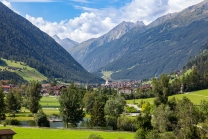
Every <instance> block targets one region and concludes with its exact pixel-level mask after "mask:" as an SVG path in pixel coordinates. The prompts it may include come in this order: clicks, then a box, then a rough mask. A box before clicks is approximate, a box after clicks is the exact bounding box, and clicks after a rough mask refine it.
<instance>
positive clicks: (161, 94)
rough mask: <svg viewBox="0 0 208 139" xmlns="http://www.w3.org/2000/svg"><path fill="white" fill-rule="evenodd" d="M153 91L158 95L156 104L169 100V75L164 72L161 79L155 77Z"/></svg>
mask: <svg viewBox="0 0 208 139" xmlns="http://www.w3.org/2000/svg"><path fill="white" fill-rule="evenodd" d="M153 92H154V94H155V96H156V98H155V100H154V103H155V105H156V106H159V105H160V104H166V103H167V102H168V95H169V94H170V87H169V77H168V76H167V75H164V74H162V75H161V76H160V79H159V80H157V79H155V78H153Z"/></svg>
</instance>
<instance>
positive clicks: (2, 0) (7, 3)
mask: <svg viewBox="0 0 208 139" xmlns="http://www.w3.org/2000/svg"><path fill="white" fill-rule="evenodd" d="M0 1H1V2H2V3H3V4H4V5H6V6H7V7H9V8H10V9H12V5H11V3H10V2H8V1H6V0H0Z"/></svg>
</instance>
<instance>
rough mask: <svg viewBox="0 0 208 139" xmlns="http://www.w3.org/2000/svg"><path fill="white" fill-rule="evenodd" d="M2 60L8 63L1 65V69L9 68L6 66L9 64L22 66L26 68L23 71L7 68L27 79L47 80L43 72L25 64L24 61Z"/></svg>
mask: <svg viewBox="0 0 208 139" xmlns="http://www.w3.org/2000/svg"><path fill="white" fill-rule="evenodd" d="M2 60H3V61H4V62H5V63H6V65H5V66H0V68H1V69H7V68H6V67H8V66H10V67H16V68H22V69H23V68H24V69H23V70H21V71H19V70H9V69H7V70H8V71H10V72H16V73H17V74H18V75H20V76H21V77H22V78H23V79H24V80H26V81H31V80H38V81H42V80H47V78H46V77H45V76H44V75H43V74H41V73H40V72H39V71H37V70H36V69H34V68H31V67H29V66H26V65H24V63H23V62H16V61H12V60H6V59H2ZM21 63H22V64H21Z"/></svg>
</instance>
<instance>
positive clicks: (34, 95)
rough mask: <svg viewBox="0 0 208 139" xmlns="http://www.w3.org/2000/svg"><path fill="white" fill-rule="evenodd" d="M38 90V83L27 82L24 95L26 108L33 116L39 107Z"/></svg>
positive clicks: (39, 87)
mask: <svg viewBox="0 0 208 139" xmlns="http://www.w3.org/2000/svg"><path fill="white" fill-rule="evenodd" d="M40 90H41V84H40V82H38V81H34V80H33V81H30V82H29V84H28V87H27V90H26V95H25V100H26V107H27V108H28V109H29V110H30V112H32V113H34V114H35V113H37V112H38V110H39V108H40V107H41V106H40V104H39V101H40V99H41V97H42V96H41V94H40Z"/></svg>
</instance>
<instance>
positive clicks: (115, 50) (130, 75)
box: [71, 0, 208, 80]
mask: <svg viewBox="0 0 208 139" xmlns="http://www.w3.org/2000/svg"><path fill="white" fill-rule="evenodd" d="M207 41H208V0H205V1H203V2H201V3H199V4H197V5H193V6H190V7H188V8H186V9H184V10H183V11H181V12H178V13H173V14H167V15H165V16H162V17H160V18H158V19H157V20H155V21H153V22H152V23H151V24H149V25H147V26H145V25H144V24H143V23H142V22H138V23H135V24H134V23H129V22H123V23H121V24H120V25H118V26H117V27H115V28H114V29H113V30H111V31H110V32H109V33H107V34H105V35H103V36H101V37H99V38H97V39H91V40H88V41H85V42H83V43H81V44H78V45H76V46H75V49H74V50H72V51H71V54H72V56H73V57H74V58H75V59H76V60H77V61H78V62H79V63H80V64H81V65H82V66H83V67H84V68H85V69H87V70H88V71H90V72H95V73H96V74H97V75H101V73H102V71H111V72H112V75H111V79H114V80H122V79H144V78H152V77H153V76H158V75H160V74H161V73H170V72H172V71H174V70H180V69H182V67H183V66H184V65H185V64H186V63H187V61H188V59H189V58H190V57H191V56H194V55H196V54H197V53H198V52H199V51H200V49H201V47H202V45H204V44H205V43H206V42H207Z"/></svg>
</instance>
